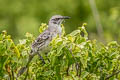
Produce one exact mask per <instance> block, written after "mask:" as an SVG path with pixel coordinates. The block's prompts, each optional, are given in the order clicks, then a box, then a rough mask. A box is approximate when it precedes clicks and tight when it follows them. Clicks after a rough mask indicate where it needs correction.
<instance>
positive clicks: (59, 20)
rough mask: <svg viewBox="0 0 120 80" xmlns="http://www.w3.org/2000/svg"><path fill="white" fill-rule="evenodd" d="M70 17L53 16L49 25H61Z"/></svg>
mask: <svg viewBox="0 0 120 80" xmlns="http://www.w3.org/2000/svg"><path fill="white" fill-rule="evenodd" d="M69 18H70V17H69V16H61V15H55V16H52V17H51V18H50V20H49V24H57V25H60V24H61V23H62V22H63V20H64V19H69Z"/></svg>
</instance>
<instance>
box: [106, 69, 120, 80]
mask: <svg viewBox="0 0 120 80" xmlns="http://www.w3.org/2000/svg"><path fill="white" fill-rule="evenodd" d="M119 73H120V70H119V71H117V72H115V73H112V74H111V75H108V76H107V77H106V78H105V80H108V79H109V78H111V77H113V76H114V75H117V74H119Z"/></svg>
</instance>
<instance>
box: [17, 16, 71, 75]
mask: <svg viewBox="0 0 120 80" xmlns="http://www.w3.org/2000/svg"><path fill="white" fill-rule="evenodd" d="M69 18H70V17H69V16H62V15H54V16H52V17H51V18H50V20H49V22H48V28H47V29H46V30H45V31H43V32H42V33H41V34H40V35H39V36H38V37H37V38H36V39H35V40H34V42H33V43H32V45H31V52H30V54H29V59H28V62H27V64H26V66H25V67H22V68H21V69H20V70H19V71H18V74H17V77H19V76H20V75H22V74H23V73H24V72H25V71H26V70H27V68H28V66H29V63H30V62H31V61H32V59H33V57H34V56H35V55H37V54H38V56H39V57H40V59H41V60H42V62H43V63H44V64H45V61H44V59H43V58H42V56H41V54H42V53H45V52H46V51H49V43H50V42H51V41H52V40H53V38H54V37H56V36H57V35H59V36H61V34H62V28H61V24H62V22H63V21H64V20H65V19H69Z"/></svg>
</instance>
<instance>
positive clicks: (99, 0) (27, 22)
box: [0, 0, 120, 43]
mask: <svg viewBox="0 0 120 80" xmlns="http://www.w3.org/2000/svg"><path fill="white" fill-rule="evenodd" d="M91 1H94V2H95V5H96V7H95V6H94V7H93V8H96V9H97V11H98V16H99V22H100V24H101V26H102V28H103V29H102V32H101V31H100V32H99V29H98V30H97V27H98V26H96V24H97V23H96V20H95V18H96V17H94V14H93V11H95V10H94V9H93V10H92V9H91V7H92V5H90V2H91ZM55 14H60V15H65V16H70V17H71V19H70V20H67V21H66V22H65V23H63V24H64V26H65V30H66V32H67V33H70V32H71V31H73V30H74V29H77V27H79V26H81V25H82V24H83V23H87V24H88V25H87V26H86V27H87V28H86V29H87V31H88V33H89V39H98V40H101V41H102V42H105V43H106V42H108V41H112V40H117V41H118V42H120V26H119V25H120V0H0V32H1V31H2V30H7V32H8V34H10V35H11V36H12V38H13V39H14V40H15V41H16V42H18V39H22V38H24V35H25V33H26V32H29V33H32V34H34V36H38V35H39V30H38V29H39V27H40V24H41V23H48V20H49V18H50V17H51V16H53V15H55ZM95 15H96V14H95ZM97 25H98V24H97ZM101 36H102V37H101Z"/></svg>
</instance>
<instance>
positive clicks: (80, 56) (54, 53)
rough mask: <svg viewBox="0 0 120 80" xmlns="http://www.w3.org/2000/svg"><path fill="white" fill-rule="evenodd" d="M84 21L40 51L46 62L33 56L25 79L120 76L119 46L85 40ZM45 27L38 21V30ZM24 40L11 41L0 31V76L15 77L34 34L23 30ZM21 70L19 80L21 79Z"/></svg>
mask: <svg viewBox="0 0 120 80" xmlns="http://www.w3.org/2000/svg"><path fill="white" fill-rule="evenodd" d="M85 25H86V24H84V25H83V26H82V27H79V28H78V29H77V30H74V31H73V32H71V33H70V34H67V35H66V34H65V31H64V26H62V28H63V33H62V36H61V37H59V36H57V37H56V38H54V39H53V40H52V42H51V43H50V45H51V46H52V47H51V50H50V52H48V54H47V55H46V54H42V56H43V58H44V59H45V62H46V64H44V65H43V64H42V61H41V60H39V57H38V56H35V57H34V59H33V61H32V62H31V64H30V67H29V70H28V74H27V75H28V80H29V79H32V80H104V79H109V78H110V80H115V79H120V74H119V72H120V65H119V64H120V45H119V44H118V43H117V42H116V41H112V42H110V43H108V44H107V45H104V44H102V43H99V42H97V41H96V40H88V33H87V32H86V29H85ZM46 28H47V25H46V24H42V25H41V27H40V29H39V31H40V32H42V31H43V30H44V29H46ZM25 37H26V38H25V39H22V40H19V43H18V44H15V43H14V42H13V40H12V39H11V37H10V35H7V32H6V31H3V32H2V33H1V34H0V79H9V78H10V79H15V77H16V74H17V73H18V71H19V69H20V68H21V67H23V66H25V64H26V63H27V59H28V56H29V52H30V47H31V46H30V45H31V44H32V41H33V40H34V37H33V35H32V34H30V33H26V35H25ZM25 75H26V74H25V73H24V74H23V75H22V76H20V77H19V80H23V79H24V78H25Z"/></svg>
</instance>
